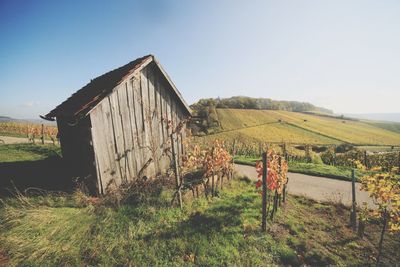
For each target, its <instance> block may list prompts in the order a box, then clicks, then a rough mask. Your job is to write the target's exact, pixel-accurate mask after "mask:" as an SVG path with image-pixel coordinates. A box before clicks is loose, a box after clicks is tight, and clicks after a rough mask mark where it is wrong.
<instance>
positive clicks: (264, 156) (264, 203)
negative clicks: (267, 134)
mask: <svg viewBox="0 0 400 267" xmlns="http://www.w3.org/2000/svg"><path fill="white" fill-rule="evenodd" d="M262 161H263V174H262V222H261V230H262V231H263V232H266V231H267V153H266V152H263V153H262Z"/></svg>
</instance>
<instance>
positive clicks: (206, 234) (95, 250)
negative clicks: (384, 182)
mask: <svg viewBox="0 0 400 267" xmlns="http://www.w3.org/2000/svg"><path fill="white" fill-rule="evenodd" d="M170 196H171V192H168V191H163V192H161V194H160V195H159V196H157V197H156V198H155V199H152V200H151V201H148V202H146V203H141V204H136V205H131V204H124V205H122V206H121V207H119V208H112V207H108V206H104V205H101V206H96V205H90V204H89V205H87V206H82V204H81V202H77V200H76V199H77V198H74V197H73V196H71V195H65V196H54V197H51V196H45V197H36V198H22V199H20V200H18V199H11V200H6V201H5V202H4V203H3V204H2V207H1V208H0V222H1V224H0V225H1V226H0V251H2V254H3V257H4V258H5V259H6V260H7V262H8V263H9V264H11V265H28V266H48V265H52V266H66V265H67V266H71V265H74V266H77V265H104V266H110V265H112V266H116V265H124V266H127V265H135V266H159V265H162V266H177V265H178V266H182V265H189V266H191V265H196V266H221V265H223V266H232V265H235V266H265V265H275V264H284V265H292V266H297V265H300V264H308V265H314V266H323V265H347V266H349V265H358V266H361V265H362V266H365V265H370V264H372V263H373V261H374V255H376V246H377V240H378V235H379V227H378V225H376V224H375V223H370V224H368V225H367V228H366V229H367V234H366V237H365V238H364V239H360V238H358V237H357V236H356V234H355V233H353V232H352V231H351V230H350V229H349V228H348V227H347V223H348V217H349V210H348V209H347V208H344V207H343V206H341V205H332V204H323V203H317V202H314V201H311V200H308V199H305V198H302V197H293V196H289V197H288V202H287V203H286V205H285V206H284V207H282V209H280V210H279V212H278V214H277V217H276V218H275V219H274V222H273V223H272V222H269V223H268V224H269V226H268V232H267V233H266V234H263V233H261V232H260V217H261V214H260V209H261V198H260V196H259V195H258V193H256V192H255V190H254V185H253V183H252V182H249V181H246V180H237V181H234V182H233V183H232V184H231V185H230V186H229V187H226V189H224V191H223V192H220V197H218V198H215V199H213V200H206V199H205V198H200V199H196V200H194V201H193V202H191V203H187V204H186V205H185V208H184V210H183V211H181V210H179V209H178V208H171V207H170V206H169V202H170ZM384 246H385V247H384V249H385V257H384V262H385V264H386V265H388V266H390V265H393V264H395V263H396V262H398V261H399V260H400V250H399V249H398V248H399V236H398V235H397V236H395V235H389V234H388V235H387V237H386V239H385V243H384Z"/></svg>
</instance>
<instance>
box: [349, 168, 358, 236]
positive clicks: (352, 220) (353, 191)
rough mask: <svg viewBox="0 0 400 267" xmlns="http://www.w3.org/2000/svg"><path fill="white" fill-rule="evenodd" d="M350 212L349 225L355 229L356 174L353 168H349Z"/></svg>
mask: <svg viewBox="0 0 400 267" xmlns="http://www.w3.org/2000/svg"><path fill="white" fill-rule="evenodd" d="M351 199H352V206H351V213H350V225H351V227H352V228H353V230H356V229H357V211H356V175H355V171H354V169H352V170H351Z"/></svg>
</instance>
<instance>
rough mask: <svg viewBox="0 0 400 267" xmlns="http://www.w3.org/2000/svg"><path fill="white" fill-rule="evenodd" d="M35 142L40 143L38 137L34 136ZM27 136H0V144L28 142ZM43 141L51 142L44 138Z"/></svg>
mask: <svg viewBox="0 0 400 267" xmlns="http://www.w3.org/2000/svg"><path fill="white" fill-rule="evenodd" d="M35 141H36V143H40V142H41V140H40V138H36V140H35ZM28 142H29V141H28V138H24V137H13V136H0V144H17V143H28ZM44 142H45V143H48V144H52V143H53V142H52V141H51V140H46V139H45V140H44Z"/></svg>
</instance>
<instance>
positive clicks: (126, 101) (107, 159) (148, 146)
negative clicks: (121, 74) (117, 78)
mask: <svg viewBox="0 0 400 267" xmlns="http://www.w3.org/2000/svg"><path fill="white" fill-rule="evenodd" d="M184 110H185V109H184V108H183V106H182V104H181V103H180V102H179V100H178V98H177V97H176V96H175V95H174V94H173V91H172V88H171V86H170V84H169V83H168V81H167V80H166V79H165V77H164V76H163V75H162V73H161V72H160V70H159V69H158V67H157V66H156V65H155V64H149V65H148V66H147V67H145V68H144V69H142V70H141V71H140V72H139V73H137V74H136V75H135V76H131V77H128V78H126V79H125V80H124V81H123V82H122V83H120V84H119V85H118V86H117V87H116V88H115V89H114V90H113V92H112V93H111V94H110V95H108V96H107V97H106V98H104V99H103V100H102V101H101V102H100V103H99V104H98V105H97V106H96V107H95V108H94V109H93V110H92V111H91V112H90V120H91V127H92V128H91V132H92V140H93V147H94V154H95V161H96V168H97V181H98V182H99V192H100V193H105V192H106V191H107V188H108V187H109V186H111V185H113V186H119V185H121V184H123V183H126V182H131V181H133V180H134V179H136V178H142V177H144V176H147V177H149V178H150V177H155V176H157V175H160V174H164V173H165V172H166V171H167V170H168V169H169V168H170V163H171V159H172V155H171V147H170V134H171V131H172V129H171V128H169V127H168V121H172V124H173V125H175V126H176V125H177V124H178V123H179V122H180V121H181V120H183V119H185V116H186V115H185V112H184ZM184 132H185V131H184V129H183V130H182V131H181V133H180V134H178V138H177V142H176V145H177V147H176V151H177V153H178V156H180V155H182V154H183V153H184V146H183V140H184V138H185V133H184Z"/></svg>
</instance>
